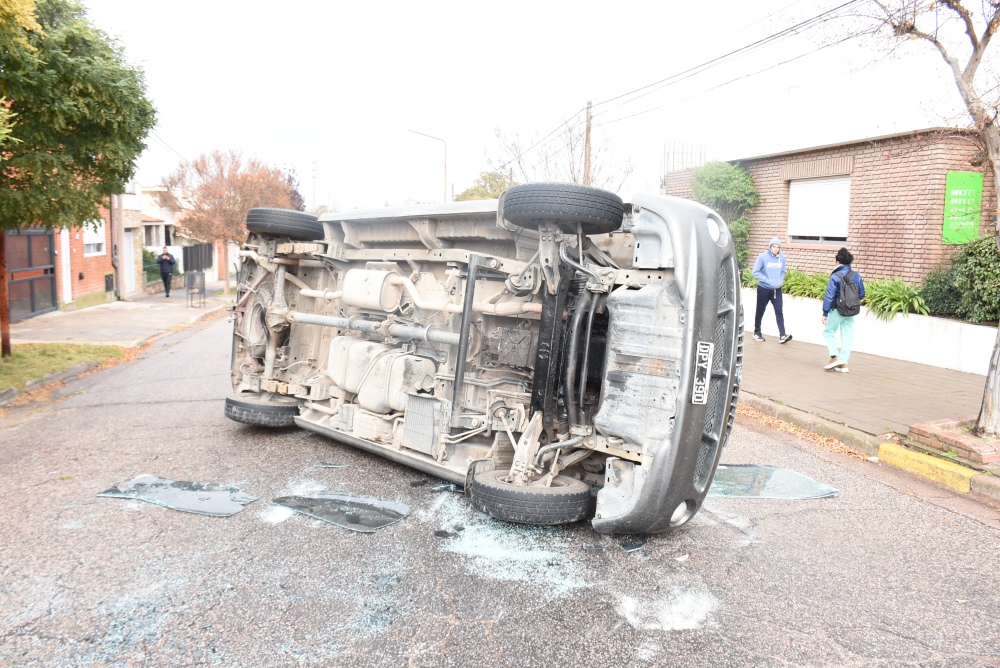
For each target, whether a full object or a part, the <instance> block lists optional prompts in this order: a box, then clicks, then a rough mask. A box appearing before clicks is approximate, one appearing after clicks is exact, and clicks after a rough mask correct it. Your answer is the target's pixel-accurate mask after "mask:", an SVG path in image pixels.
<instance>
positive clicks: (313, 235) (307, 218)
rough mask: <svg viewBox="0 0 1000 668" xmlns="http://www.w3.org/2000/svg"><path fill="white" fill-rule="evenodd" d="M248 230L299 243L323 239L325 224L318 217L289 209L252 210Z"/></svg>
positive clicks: (248, 214) (248, 217) (248, 215)
mask: <svg viewBox="0 0 1000 668" xmlns="http://www.w3.org/2000/svg"><path fill="white" fill-rule="evenodd" d="M247 229H248V230H250V231H251V232H256V233H257V234H262V235H265V236H269V237H288V238H289V239H296V240H299V241H316V240H317V239H322V238H323V224H322V223H320V222H319V219H318V218H317V217H316V216H314V215H312V214H308V213H305V212H302V211H291V210H289V209H267V208H256V209H250V211H249V213H247Z"/></svg>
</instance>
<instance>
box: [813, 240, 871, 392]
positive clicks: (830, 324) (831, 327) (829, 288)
mask: <svg viewBox="0 0 1000 668" xmlns="http://www.w3.org/2000/svg"><path fill="white" fill-rule="evenodd" d="M852 262H854V256H853V255H851V251H849V250H847V249H846V248H841V249H840V250H839V251H837V268H836V269H834V270H833V273H832V274H830V280H829V282H827V284H826V295H825V296H824V297H823V324H824V325H825V326H826V327H825V329H824V330H823V338H825V339H826V347H827V349H828V350H829V351H830V361H829V362H828V363H827V364H826V365H824V367H823V368H824V369H826V370H827V371H839V372H841V373H847V372H848V369H847V360H848V358H850V356H851V344H852V343H854V316H856V315H857V314H859V313H861V300H862V299H864V298H865V282H864V281H863V280H861V274H859V273H858V272H856V271H854V270H852V269H851V263H852ZM838 329H839V330H840V348H839V349H838V348H837V330H838Z"/></svg>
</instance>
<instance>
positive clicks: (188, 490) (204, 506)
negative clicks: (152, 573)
mask: <svg viewBox="0 0 1000 668" xmlns="http://www.w3.org/2000/svg"><path fill="white" fill-rule="evenodd" d="M97 496H105V497H111V498H117V499H137V500H139V501H146V502H148V503H154V504H156V505H158V506H163V507H165V508H172V509H173V510H180V511H182V512H185V513H196V514H198V515H209V516H211V517H229V516H231V515H235V514H236V513H238V512H240V511H241V510H243V507H244V506H245V505H247V504H248V503H251V502H253V501H256V500H257V497H256V496H250V495H249V494H246V493H245V492H243V491H241V490H240V489H239V488H238V487H231V486H229V485H219V484H216V483H207V484H206V483H200V482H184V481H175V480H168V479H166V478H159V477H157V476H155V475H149V474H148V473H147V474H143V475H140V476H136V477H135V478H133V479H132V480H130V481H128V482H127V483H125V484H124V485H119V486H118V487H111V488H110V489H106V490H104V491H103V492H101V493H100V494H98V495H97Z"/></svg>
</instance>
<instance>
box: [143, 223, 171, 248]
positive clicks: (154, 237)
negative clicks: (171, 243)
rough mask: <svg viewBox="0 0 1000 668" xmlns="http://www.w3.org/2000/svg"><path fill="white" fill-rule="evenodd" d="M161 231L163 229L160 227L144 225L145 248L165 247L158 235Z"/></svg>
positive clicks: (160, 236)
mask: <svg viewBox="0 0 1000 668" xmlns="http://www.w3.org/2000/svg"><path fill="white" fill-rule="evenodd" d="M162 229H163V226H162V225H146V226H145V230H144V232H145V236H146V245H147V246H157V247H159V246H166V245H167V244H164V243H163V236H162V235H161V233H160V230H162Z"/></svg>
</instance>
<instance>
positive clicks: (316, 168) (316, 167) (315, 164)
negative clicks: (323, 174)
mask: <svg viewBox="0 0 1000 668" xmlns="http://www.w3.org/2000/svg"><path fill="white" fill-rule="evenodd" d="M318 171H319V162H318V161H317V160H316V154H315V153H313V164H312V182H313V192H312V201H311V202H310V204H311V205H312V208H313V209H315V208H316V207H317V204H316V172H318Z"/></svg>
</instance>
